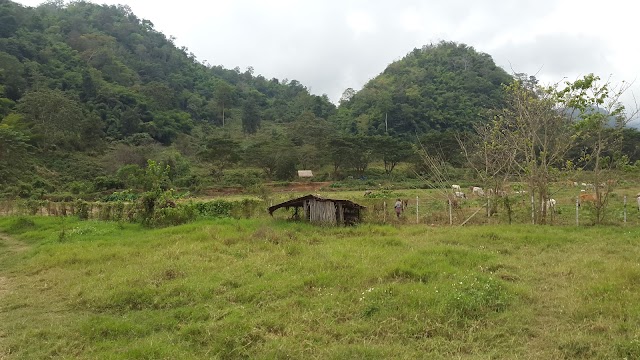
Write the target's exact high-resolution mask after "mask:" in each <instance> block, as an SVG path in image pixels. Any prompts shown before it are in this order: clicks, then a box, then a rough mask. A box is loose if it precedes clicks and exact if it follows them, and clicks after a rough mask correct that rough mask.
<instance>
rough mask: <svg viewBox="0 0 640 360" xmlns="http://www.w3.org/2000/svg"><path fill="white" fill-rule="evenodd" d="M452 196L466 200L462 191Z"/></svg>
mask: <svg viewBox="0 0 640 360" xmlns="http://www.w3.org/2000/svg"><path fill="white" fill-rule="evenodd" d="M453 195H455V196H456V197H457V198H460V199H466V198H467V195H465V193H463V192H462V191H456V192H454V193H453ZM639 199H640V198H639Z"/></svg>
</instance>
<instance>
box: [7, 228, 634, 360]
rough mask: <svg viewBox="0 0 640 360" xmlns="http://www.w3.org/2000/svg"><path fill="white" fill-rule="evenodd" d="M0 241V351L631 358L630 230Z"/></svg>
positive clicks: (26, 231)
mask: <svg viewBox="0 0 640 360" xmlns="http://www.w3.org/2000/svg"><path fill="white" fill-rule="evenodd" d="M0 232H2V233H6V234H9V235H8V236H6V235H2V241H1V242H0V244H2V246H0V281H2V283H1V284H2V288H0V289H1V291H0V299H1V300H2V301H1V302H0V304H1V305H0V309H1V310H2V314H3V321H2V322H0V332H1V333H2V334H3V336H2V337H0V355H2V356H3V357H5V358H8V359H13V358H16V359H18V358H45V357H74V358H104V357H108V358H115V359H120V358H121V359H125V358H126V359H131V358H169V357H170V358H194V359H198V358H202V359H205V358H212V357H214V358H239V357H244V358H265V359H266V358H278V357H286V356H289V357H295V358H344V357H349V358H387V357H390V358H424V357H429V358H434V359H440V358H441V359H445V358H458V357H464V358H469V359H476V358H477V359H481V358H487V357H491V358H496V359H512V358H529V357H535V358H594V359H595V358H625V357H626V358H636V357H638V356H640V353H639V352H638V351H639V350H640V348H638V346H637V339H638V336H640V333H638V327H637V326H635V325H634V324H636V323H637V322H638V321H640V318H639V316H640V315H639V314H640V309H639V305H638V304H640V292H639V291H638V290H637V286H636V285H637V281H638V277H639V276H640V269H638V266H637V263H636V262H637V261H636V260H635V259H637V258H638V256H640V254H638V246H637V245H638V244H637V239H638V238H640V233H638V229H637V228H635V227H633V228H629V227H628V228H621V227H595V228H583V229H576V228H571V229H567V228H561V227H534V226H513V227H495V226H485V227H474V228H432V227H426V226H422V225H421V226H403V227H394V226H389V225H365V226H360V227H351V228H324V227H312V226H310V225H305V224H297V223H290V222H284V221H276V222H273V221H271V220H266V221H265V220H236V219H231V218H224V219H217V220H207V221H200V222H195V223H192V224H188V225H182V226H178V227H172V228H165V229H155V230H149V229H146V228H143V227H141V226H140V225H137V224H127V223H115V222H99V221H89V222H86V221H78V220H74V219H72V218H67V219H65V220H62V219H60V218H41V217H9V218H7V217H4V218H0ZM62 233H64V236H61V234H62ZM134 258H135V261H131V259H134ZM532 339H533V340H532ZM363 344H364V345H363Z"/></svg>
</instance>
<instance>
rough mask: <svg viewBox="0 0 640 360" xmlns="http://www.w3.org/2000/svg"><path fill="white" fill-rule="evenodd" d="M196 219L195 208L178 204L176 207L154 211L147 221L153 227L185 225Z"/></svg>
mask: <svg viewBox="0 0 640 360" xmlns="http://www.w3.org/2000/svg"><path fill="white" fill-rule="evenodd" d="M196 217H197V214H196V211H195V208H194V207H193V206H191V205H190V204H180V205H177V206H176V207H162V208H159V209H157V210H155V211H154V213H153V216H152V217H151V219H149V221H148V225H150V226H153V227H163V226H175V225H181V224H186V223H188V222H190V221H193V220H195V219H196Z"/></svg>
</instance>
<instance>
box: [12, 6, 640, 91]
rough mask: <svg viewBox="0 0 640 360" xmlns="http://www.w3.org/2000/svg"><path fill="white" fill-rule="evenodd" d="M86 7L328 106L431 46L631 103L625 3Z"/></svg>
mask: <svg viewBox="0 0 640 360" xmlns="http://www.w3.org/2000/svg"><path fill="white" fill-rule="evenodd" d="M18 2H20V3H22V4H25V5H28V6H37V5H38V4H40V3H42V2H43V1H42V0H19V1H18ZM94 2H97V3H108V4H117V3H120V4H126V5H129V6H130V7H131V9H132V10H133V12H134V13H135V14H136V15H137V16H138V17H139V18H144V19H148V20H151V22H152V23H153V24H154V25H155V28H156V30H158V31H161V32H163V33H164V34H165V35H167V36H169V35H172V36H174V37H175V38H176V45H178V46H186V47H188V48H189V50H190V51H191V52H193V53H194V54H195V55H196V57H197V58H198V60H200V61H205V60H206V61H207V62H208V63H209V64H212V65H222V66H224V67H226V68H229V69H233V68H235V67H236V66H238V67H240V69H242V71H244V70H245V69H246V68H247V67H248V66H252V67H253V68H254V71H255V74H256V75H257V74H261V75H263V76H264V77H266V78H269V79H270V78H273V77H275V78H278V79H285V78H287V79H289V80H292V79H295V80H298V81H300V82H301V83H302V84H303V85H305V86H306V87H307V88H309V90H310V91H311V92H312V93H314V94H318V95H321V94H327V95H328V96H329V98H330V99H331V100H332V101H334V102H337V100H338V99H339V98H340V95H341V94H342V92H343V91H344V90H345V89H346V88H349V87H351V88H354V89H356V90H359V89H361V88H362V86H363V85H364V84H365V83H366V82H367V81H368V80H370V79H371V78H373V77H375V76H376V75H378V74H379V73H381V72H382V71H383V70H384V69H385V67H386V66H387V65H388V64H390V63H391V62H393V61H395V60H399V59H400V58H402V57H403V56H404V55H406V54H407V53H408V52H410V51H411V50H412V49H414V48H416V47H422V45H425V44H430V43H437V42H439V41H441V40H447V41H456V42H461V43H465V44H467V45H470V46H473V47H474V48H475V49H476V50H477V51H480V52H484V53H488V54H490V55H491V56H492V57H493V59H494V61H495V62H496V63H497V64H498V65H499V66H501V67H503V68H504V69H505V70H506V71H507V72H512V71H516V72H525V73H529V74H537V76H538V78H540V79H541V80H542V81H543V82H544V83H551V82H558V81H560V80H562V79H563V78H567V80H575V79H576V78H578V77H580V76H582V75H586V74H588V73H591V72H593V73H595V74H596V75H599V76H600V77H602V78H609V77H611V79H612V81H613V82H614V83H617V84H619V83H621V82H622V81H623V80H626V81H630V82H633V81H635V83H634V84H633V86H632V90H633V92H634V93H635V94H637V95H636V96H637V97H638V98H639V100H638V101H640V79H637V78H638V77H639V75H640V46H639V45H638V35H640V28H639V26H638V25H637V19H638V10H640V4H636V3H635V2H634V1H628V0H624V1H623V0H608V1H602V0H600V1H592V0H575V1H574V0H538V1H517V0H490V1H489V0H487V1H485V0H476V1H463V0H444V1H443V0H439V1H433V0H423V1H420V0H402V1H388V0H387V1H376V0H371V1H364V0H340V1H336V0H318V1H302V0H300V1H294V0H263V1H258V0H210V1H200V0H180V1H175V0H174V1H164V0H120V1H117V0H116V1H111V0H107V1H100V0H95V1H94ZM630 98H631V97H630V94H629V96H628V97H627V98H626V99H625V103H629V102H630V101H631V100H630Z"/></svg>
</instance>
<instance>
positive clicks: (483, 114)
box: [340, 42, 511, 136]
mask: <svg viewBox="0 0 640 360" xmlns="http://www.w3.org/2000/svg"><path fill="white" fill-rule="evenodd" d="M510 81H511V77H510V76H509V75H508V74H507V73H506V72H505V71H504V70H503V69H501V68H500V67H498V66H496V64H495V63H494V62H493V59H492V58H491V56H490V55H487V54H484V53H479V52H477V51H476V50H474V49H473V48H472V47H469V46H466V45H464V44H458V43H453V42H440V43H439V44H436V45H427V46H424V47H422V48H421V49H415V50H413V51H412V52H410V53H409V54H407V55H406V56H405V57H404V58H403V59H401V60H399V61H396V62H394V63H392V64H391V65H389V66H388V67H387V68H386V69H385V70H384V72H383V73H382V74H380V75H379V76H377V77H376V78H374V79H372V80H371V81H369V82H368V83H367V84H366V85H365V86H364V88H363V89H362V90H361V91H359V92H357V93H356V92H355V91H353V90H351V89H348V90H347V91H346V92H345V93H344V94H343V97H342V99H341V107H340V117H342V118H343V119H351V120H352V121H353V123H352V124H350V126H351V129H352V131H361V132H362V131H364V132H366V133H369V134H384V133H385V132H388V133H389V134H391V135H394V134H395V135H411V136H415V134H416V133H417V134H426V133H429V132H434V131H435V132H445V131H447V130H456V131H459V130H468V129H470V128H471V127H472V124H473V123H475V122H478V121H483V120H486V119H487V118H488V114H487V110H489V109H497V108H500V107H501V106H502V105H503V104H502V101H503V100H502V96H503V95H502V86H501V85H502V84H507V83H509V82H510ZM385 119H387V125H386V128H385Z"/></svg>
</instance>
